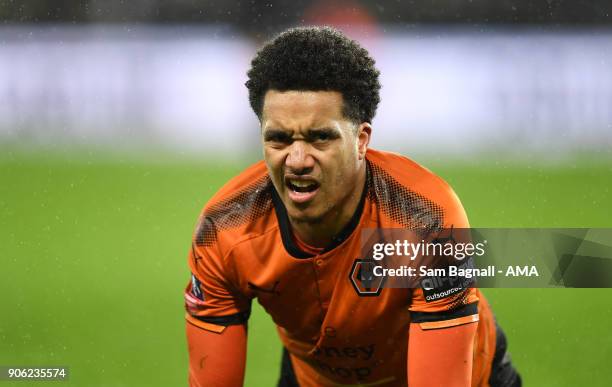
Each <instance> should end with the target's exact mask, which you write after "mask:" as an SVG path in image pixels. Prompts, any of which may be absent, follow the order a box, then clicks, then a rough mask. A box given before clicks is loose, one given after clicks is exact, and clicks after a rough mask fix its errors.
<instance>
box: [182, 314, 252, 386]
mask: <svg viewBox="0 0 612 387" xmlns="http://www.w3.org/2000/svg"><path fill="white" fill-rule="evenodd" d="M186 325H187V326H186V329H187V346H188V349H189V385H190V386H191V387H204V386H206V387H208V386H211V387H217V386H218V387H240V386H242V383H243V380H244V367H245V362H246V337H247V330H246V325H244V324H243V325H230V326H228V327H226V328H225V329H223V331H222V332H220V333H216V332H212V331H208V330H206V329H202V328H199V327H196V326H194V325H192V324H191V323H189V322H187V323H186Z"/></svg>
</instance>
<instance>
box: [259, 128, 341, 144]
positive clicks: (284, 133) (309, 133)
mask: <svg viewBox="0 0 612 387" xmlns="http://www.w3.org/2000/svg"><path fill="white" fill-rule="evenodd" d="M317 134H326V135H328V136H329V137H330V138H338V137H340V133H339V132H338V129H336V128H333V127H322V128H312V129H307V130H306V134H305V137H306V138H311V137H313V136H315V135H317ZM292 137H293V131H292V130H285V129H277V128H272V129H265V130H264V140H266V141H271V140H279V139H289V138H292Z"/></svg>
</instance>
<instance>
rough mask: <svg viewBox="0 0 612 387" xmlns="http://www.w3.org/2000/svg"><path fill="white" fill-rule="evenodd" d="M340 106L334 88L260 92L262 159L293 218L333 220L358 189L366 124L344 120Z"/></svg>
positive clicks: (367, 126) (364, 146) (315, 221)
mask: <svg viewBox="0 0 612 387" xmlns="http://www.w3.org/2000/svg"><path fill="white" fill-rule="evenodd" d="M342 108H343V98H342V94H341V93H339V92H335V91H286V92H279V91H276V90H270V91H268V92H267V93H266V95H265V98H264V105H263V111H262V119H261V126H262V139H263V149H264V158H265V161H266V164H267V167H268V172H269V174H270V177H271V178H272V182H273V184H274V187H275V188H276V190H277V192H278V194H279V195H280V197H281V199H282V201H283V203H284V204H285V207H286V208H287V212H288V215H289V218H290V219H291V220H292V221H294V222H310V223H317V222H324V221H326V220H327V219H333V218H334V216H337V215H338V214H339V212H340V211H342V209H343V207H344V206H345V205H346V204H347V203H348V202H349V201H350V199H351V198H353V199H354V196H355V192H357V193H358V192H360V188H361V187H357V183H358V180H359V172H360V169H362V168H363V160H364V158H365V152H366V149H367V144H368V141H369V134H370V127H369V125H368V124H367V123H363V124H361V125H356V124H354V123H353V122H351V121H350V120H348V119H347V118H346V117H344V115H343V113H342ZM362 172H363V171H362Z"/></svg>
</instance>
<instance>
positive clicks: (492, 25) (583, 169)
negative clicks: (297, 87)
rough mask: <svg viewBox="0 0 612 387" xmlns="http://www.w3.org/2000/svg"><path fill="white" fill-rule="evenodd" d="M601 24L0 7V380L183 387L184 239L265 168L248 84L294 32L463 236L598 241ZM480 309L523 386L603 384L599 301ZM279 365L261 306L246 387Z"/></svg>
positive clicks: (610, 353)
mask: <svg viewBox="0 0 612 387" xmlns="http://www.w3.org/2000/svg"><path fill="white" fill-rule="evenodd" d="M610 12H612V5H611V4H610V3H609V2H607V1H603V0H600V1H591V2H588V3H587V2H560V1H557V0H548V1H544V2H535V1H510V0H507V1H497V2H489V1H484V0H474V1H470V2H458V1H452V0H438V1H435V2H431V1H424V0H414V1H393V2H391V1H389V2H387V1H385V2H383V1H349V0H344V1H335V2H329V1H305V0H300V1H286V2H285V1H262V2H257V1H234V2H229V1H221V0H210V1H193V0H190V1H186V0H181V1H174V2H165V1H159V0H157V1H156V0H136V1H130V2H123V1H118V0H113V1H99V0H89V1H81V2H72V1H66V0H62V1H53V2H51V1H42V0H26V1H19V2H12V1H0V20H2V23H1V24H0V214H1V216H0V241H1V242H0V269H1V270H0V278H1V281H0V294H1V296H0V365H32V366H33V365H67V366H69V367H70V370H71V376H70V380H69V382H68V384H70V385H75V386H82V385H87V386H137V385H159V386H175V385H184V384H185V381H186V362H187V354H186V348H185V340H184V333H183V306H182V289H183V287H184V285H185V284H186V281H187V279H188V272H187V268H186V264H185V262H186V252H187V248H188V246H189V243H190V235H191V232H192V228H193V225H194V223H195V220H196V217H197V214H198V211H199V210H200V209H201V207H202V205H203V204H204V203H205V202H206V200H207V199H208V198H209V197H210V196H211V195H212V194H213V193H214V192H215V191H216V190H217V189H218V188H219V187H220V186H221V185H222V184H223V183H224V182H225V181H226V180H227V179H228V178H230V177H231V176H232V175H233V174H235V173H237V172H238V171H239V170H240V169H241V168H243V167H245V166H246V165H247V164H249V163H251V162H253V161H255V160H257V159H258V158H260V151H259V137H258V124H257V121H256V118H255V116H254V115H253V113H252V112H251V111H250V110H249V105H248V100H247V94H246V89H245V88H244V86H243V84H244V82H245V80H246V75H245V72H246V70H247V68H248V66H249V62H250V59H251V57H252V55H253V54H254V53H255V51H256V49H257V47H258V45H260V44H261V43H262V42H263V41H265V40H266V39H267V38H269V37H271V36H272V35H273V34H274V33H277V32H279V31H282V30H283V29H284V28H286V27H289V26H295V25H309V24H328V25H334V26H336V27H338V28H340V29H342V30H344V31H345V32H346V33H347V34H349V35H350V36H352V37H354V38H355V39H358V40H359V41H360V42H362V44H363V45H364V46H365V47H367V48H368V49H369V50H370V51H371V53H372V54H373V56H374V57H375V58H376V60H377V63H378V66H379V68H380V69H381V72H382V83H383V90H382V103H381V105H380V109H379V111H378V114H377V117H376V118H375V121H374V130H375V131H374V144H373V145H374V146H375V147H378V148H382V149H391V150H395V151H398V152H401V153H403V154H405V155H407V156H410V157H413V158H415V159H416V160H417V161H419V162H421V163H423V164H424V165H426V166H428V167H429V168H431V169H433V170H434V171H436V172H437V173H438V174H440V175H441V176H442V177H444V178H445V179H447V180H448V181H449V182H450V183H451V185H452V186H453V187H454V188H455V190H456V191H457V193H458V194H459V196H460V197H461V198H462V200H463V203H464V205H465V207H466V209H467V212H468V215H469V216H470V219H471V222H472V225H473V226H477V227H612V220H611V217H610V215H611V214H612V200H611V199H612V197H611V193H610V189H611V187H612V157H611V153H612V152H610V151H611V149H612V71H611V69H612V28H611V25H610V22H611V20H612V19H611V18H610ZM486 294H487V295H488V296H489V298H490V300H491V302H492V304H493V305H494V308H495V311H496V314H497V318H498V320H499V321H500V323H501V324H502V326H504V327H505V329H506V331H507V334H508V336H509V340H510V341H509V343H510V350H511V352H512V355H513V357H514V360H515V362H516V364H517V366H518V367H519V369H520V371H521V372H522V374H523V376H524V379H525V385H527V386H574V385H585V384H588V385H591V386H606V385H609V383H610V380H611V379H612V371H611V370H610V367H609V361H610V359H611V358H612V335H610V334H609V325H610V321H611V320H612V306H611V304H610V301H609V300H610V296H612V292H611V291H610V290H609V289H547V290H543V289H495V290H493V289H487V290H486ZM279 356H280V344H279V342H278V340H277V338H276V334H275V332H274V327H273V325H272V323H271V321H270V319H269V318H268V317H267V316H266V315H265V314H264V313H262V311H261V309H260V308H259V307H256V308H255V311H254V314H253V316H252V318H251V321H250V326H249V353H248V364H247V367H248V371H247V378H246V385H247V386H272V385H274V383H275V380H276V378H277V375H278V368H279ZM5 383H6V382H5ZM19 385H26V383H22V384H19Z"/></svg>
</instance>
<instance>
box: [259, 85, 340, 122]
mask: <svg viewBox="0 0 612 387" xmlns="http://www.w3.org/2000/svg"><path fill="white" fill-rule="evenodd" d="M343 102H344V100H343V98H342V94H341V93H339V92H337V91H296V90H290V91H282V92H281V91H278V90H269V91H268V92H267V93H266V95H265V97H264V105H263V109H262V127H264V128H266V127H275V128H291V129H300V128H307V127H316V126H321V125H328V124H330V123H332V122H333V121H344V120H346V119H345V118H344V114H343V113H342V107H343Z"/></svg>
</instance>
